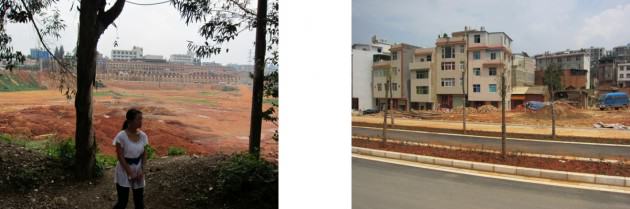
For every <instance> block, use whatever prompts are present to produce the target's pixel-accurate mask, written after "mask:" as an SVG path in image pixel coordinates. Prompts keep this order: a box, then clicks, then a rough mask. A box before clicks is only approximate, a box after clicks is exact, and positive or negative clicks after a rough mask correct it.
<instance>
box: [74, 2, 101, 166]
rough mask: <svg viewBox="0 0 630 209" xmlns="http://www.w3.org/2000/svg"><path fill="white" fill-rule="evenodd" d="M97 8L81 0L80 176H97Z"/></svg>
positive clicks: (76, 102) (77, 140)
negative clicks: (94, 92) (94, 121)
mask: <svg viewBox="0 0 630 209" xmlns="http://www.w3.org/2000/svg"><path fill="white" fill-rule="evenodd" d="M96 11H97V8H96V5H95V3H94V2H92V1H85V0H84V1H81V14H80V21H79V41H78V45H77V94H76V97H75V99H74V108H75V111H76V131H75V143H76V147H75V149H76V175H77V178H79V179H90V178H92V177H94V176H95V169H94V167H95V164H96V143H95V140H94V129H93V127H92V84H93V82H94V76H95V73H96V45H97V42H98V36H99V34H98V26H97V13H96Z"/></svg>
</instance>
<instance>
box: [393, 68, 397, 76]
mask: <svg viewBox="0 0 630 209" xmlns="http://www.w3.org/2000/svg"><path fill="white" fill-rule="evenodd" d="M392 74H393V75H398V68H395V67H393V68H392Z"/></svg>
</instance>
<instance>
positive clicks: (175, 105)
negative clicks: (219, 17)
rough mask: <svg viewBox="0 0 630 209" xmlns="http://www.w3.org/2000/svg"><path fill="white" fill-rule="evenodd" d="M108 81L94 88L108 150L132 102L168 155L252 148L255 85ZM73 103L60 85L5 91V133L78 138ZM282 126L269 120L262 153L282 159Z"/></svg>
mask: <svg viewBox="0 0 630 209" xmlns="http://www.w3.org/2000/svg"><path fill="white" fill-rule="evenodd" d="M104 83H105V85H107V87H106V88H99V89H98V90H96V91H95V92H94V101H95V102H94V112H93V117H94V128H95V132H96V140H97V143H98V146H99V149H100V150H101V151H102V152H103V153H104V154H106V155H112V156H113V155H114V147H113V146H112V145H111V142H112V139H113V137H114V136H115V135H116V133H118V131H120V129H121V126H122V123H123V121H124V117H125V116H124V115H125V112H126V110H127V109H129V108H131V107H137V108H140V109H141V110H143V112H144V113H145V114H144V118H145V119H144V124H143V127H142V128H141V129H142V130H143V131H144V132H146V133H147V135H148V136H149V142H150V144H151V145H152V146H153V147H154V148H156V149H157V154H158V155H161V156H163V155H166V153H167V149H168V147H169V146H178V147H183V148H185V149H186V150H187V152H188V153H189V154H202V155H207V154H215V153H233V152H238V151H245V150H247V146H248V143H249V139H248V136H249V117H250V105H251V90H250V89H249V88H248V87H246V86H240V87H239V90H237V91H221V90H213V89H212V88H210V87H209V86H198V85H176V84H170V85H169V84H161V85H160V87H159V88H158V85H155V84H148V85H145V84H142V83H141V82H126V81H105V82H104ZM53 89H54V88H53ZM73 103H74V101H72V100H67V99H66V98H65V96H63V95H62V94H61V93H60V92H59V91H58V90H40V91H24V92H7V93H0V133H7V134H12V135H21V136H26V137H33V138H35V139H37V138H39V137H42V136H48V135H57V136H59V137H73V136H74V127H75V124H74V123H75V111H74V104H73ZM276 128H277V127H276V126H275V125H274V124H272V123H268V122H263V133H262V136H263V140H262V142H261V146H262V152H263V153H262V155H263V156H264V157H265V158H268V159H271V160H277V153H278V144H277V142H276V141H274V140H273V139H271V137H272V136H273V132H274V130H275V129H276Z"/></svg>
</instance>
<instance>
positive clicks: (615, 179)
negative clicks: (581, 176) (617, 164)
mask: <svg viewBox="0 0 630 209" xmlns="http://www.w3.org/2000/svg"><path fill="white" fill-rule="evenodd" d="M595 183H596V184H606V185H613V186H625V185H626V178H625V177H621V176H604V175H595Z"/></svg>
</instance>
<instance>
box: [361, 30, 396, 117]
mask: <svg viewBox="0 0 630 209" xmlns="http://www.w3.org/2000/svg"><path fill="white" fill-rule="evenodd" d="M389 48H390V45H389V44H387V43H385V41H384V40H377V39H376V36H374V37H372V43H371V44H353V45H352V109H354V110H367V109H376V105H375V104H374V99H373V98H372V65H373V63H374V59H375V58H378V57H383V56H389ZM375 55H377V56H375Z"/></svg>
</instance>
